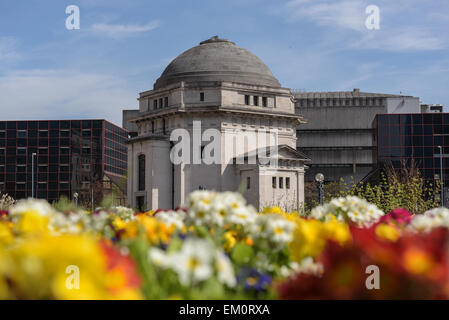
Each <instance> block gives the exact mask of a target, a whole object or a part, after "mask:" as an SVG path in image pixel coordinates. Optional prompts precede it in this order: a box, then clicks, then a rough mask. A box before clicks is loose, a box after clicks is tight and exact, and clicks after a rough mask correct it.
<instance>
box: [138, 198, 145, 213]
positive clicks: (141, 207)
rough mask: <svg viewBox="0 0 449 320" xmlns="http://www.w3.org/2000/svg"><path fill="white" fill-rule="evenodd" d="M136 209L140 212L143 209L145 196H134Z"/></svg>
mask: <svg viewBox="0 0 449 320" xmlns="http://www.w3.org/2000/svg"><path fill="white" fill-rule="evenodd" d="M136 204H137V209H138V210H139V211H141V212H143V211H144V210H145V198H144V197H142V196H139V197H136Z"/></svg>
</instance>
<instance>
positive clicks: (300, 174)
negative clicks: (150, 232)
mask: <svg viewBox="0 0 449 320" xmlns="http://www.w3.org/2000/svg"><path fill="white" fill-rule="evenodd" d="M296 193H297V206H298V211H299V210H300V209H301V208H303V207H304V168H301V169H299V170H298V171H296Z"/></svg>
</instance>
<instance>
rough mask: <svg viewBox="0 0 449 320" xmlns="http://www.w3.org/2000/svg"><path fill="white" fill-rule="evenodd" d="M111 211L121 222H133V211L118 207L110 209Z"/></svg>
mask: <svg viewBox="0 0 449 320" xmlns="http://www.w3.org/2000/svg"><path fill="white" fill-rule="evenodd" d="M111 210H112V211H114V212H115V213H116V214H117V216H119V217H120V218H121V219H122V220H123V221H126V222H127V221H130V220H135V216H134V210H133V209H130V208H127V207H122V206H118V207H113V208H111Z"/></svg>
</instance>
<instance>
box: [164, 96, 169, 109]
mask: <svg viewBox="0 0 449 320" xmlns="http://www.w3.org/2000/svg"><path fill="white" fill-rule="evenodd" d="M164 103H165V104H164V105H165V107H168V97H165V98H164Z"/></svg>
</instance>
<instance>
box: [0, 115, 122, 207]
mask: <svg viewBox="0 0 449 320" xmlns="http://www.w3.org/2000/svg"><path fill="white" fill-rule="evenodd" d="M127 138H128V133H127V131H126V130H124V129H122V128H120V127H118V126H116V125H114V124H112V123H110V122H108V121H106V120H50V121H0V192H2V193H8V194H9V195H11V196H12V197H14V198H15V199H21V198H28V197H32V196H33V192H34V196H35V197H37V198H42V199H47V200H48V201H50V202H51V201H55V200H58V199H59V198H60V197H61V196H66V197H68V198H73V195H74V194H75V193H78V194H79V200H80V201H91V200H92V198H94V203H95V202H96V201H99V200H98V199H99V198H100V194H103V193H105V191H107V190H105V189H108V188H110V189H113V188H114V186H116V188H119V189H120V188H121V189H122V190H121V191H122V193H123V192H125V193H126V190H124V188H126V183H123V186H121V185H120V184H121V180H123V179H124V177H125V174H126V169H127V155H126V153H127V149H126V146H125V144H124V142H125V140H126V139H127ZM33 164H34V168H33ZM33 181H34V185H33ZM109 191H111V190H109Z"/></svg>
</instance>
